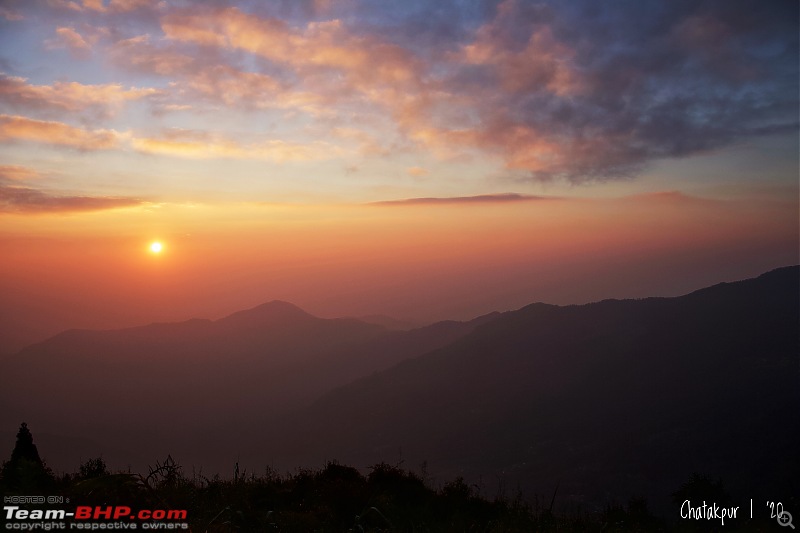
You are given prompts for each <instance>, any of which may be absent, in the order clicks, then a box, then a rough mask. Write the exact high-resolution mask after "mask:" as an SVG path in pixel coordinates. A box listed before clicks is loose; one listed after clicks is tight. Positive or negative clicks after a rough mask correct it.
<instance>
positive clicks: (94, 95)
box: [0, 73, 161, 117]
mask: <svg viewBox="0 0 800 533" xmlns="http://www.w3.org/2000/svg"><path fill="white" fill-rule="evenodd" d="M159 94H161V91H159V90H157V89H153V88H137V87H130V88H127V89H126V88H125V87H123V86H122V85H121V84H118V83H109V84H102V85H84V84H82V83H77V82H62V81H57V82H55V83H53V84H52V85H33V84H30V83H28V80H27V79H25V78H20V77H16V76H8V75H6V74H2V73H0V105H2V106H4V107H7V108H11V109H14V110H25V111H38V110H48V111H61V112H69V113H74V112H80V111H91V112H92V113H94V114H96V115H100V116H103V117H107V116H109V115H111V114H113V113H114V112H116V111H118V110H119V109H120V108H121V107H122V106H123V105H124V104H125V103H127V102H132V101H136V100H141V99H144V98H148V97H152V96H156V95H159Z"/></svg>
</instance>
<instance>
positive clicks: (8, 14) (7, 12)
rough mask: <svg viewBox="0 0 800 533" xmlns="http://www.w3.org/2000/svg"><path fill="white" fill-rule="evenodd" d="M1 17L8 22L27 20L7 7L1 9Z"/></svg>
mask: <svg viewBox="0 0 800 533" xmlns="http://www.w3.org/2000/svg"><path fill="white" fill-rule="evenodd" d="M0 17H3V18H4V19H6V20H8V21H19V20H25V17H24V16H22V15H21V14H19V13H17V12H16V11H13V10H11V9H8V8H6V7H0Z"/></svg>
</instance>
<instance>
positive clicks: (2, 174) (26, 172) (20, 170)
mask: <svg viewBox="0 0 800 533" xmlns="http://www.w3.org/2000/svg"><path fill="white" fill-rule="evenodd" d="M38 177H39V173H38V172H36V171H35V170H33V169H32V168H28V167H23V166H19V165H0V183H2V182H4V181H26V180H31V179H35V178H38Z"/></svg>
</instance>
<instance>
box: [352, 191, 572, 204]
mask: <svg viewBox="0 0 800 533" xmlns="http://www.w3.org/2000/svg"><path fill="white" fill-rule="evenodd" d="M557 199H558V198H557V197H555V196H533V195H528V194H517V193H500V194H480V195H477V196H453V197H444V198H405V199H402V200H385V201H381V202H370V203H368V204H366V205H374V206H412V205H475V204H504V203H515V202H538V201H544V200H557Z"/></svg>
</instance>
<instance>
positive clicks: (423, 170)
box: [406, 167, 430, 178]
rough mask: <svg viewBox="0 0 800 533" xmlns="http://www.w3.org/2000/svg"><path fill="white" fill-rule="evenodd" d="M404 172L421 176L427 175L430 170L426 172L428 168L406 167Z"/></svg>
mask: <svg viewBox="0 0 800 533" xmlns="http://www.w3.org/2000/svg"><path fill="white" fill-rule="evenodd" d="M406 174H408V175H409V176H413V177H415V178H421V177H422V176H427V175H428V174H430V172H428V169H426V168H422V167H408V168H407V169H406Z"/></svg>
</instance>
